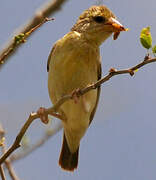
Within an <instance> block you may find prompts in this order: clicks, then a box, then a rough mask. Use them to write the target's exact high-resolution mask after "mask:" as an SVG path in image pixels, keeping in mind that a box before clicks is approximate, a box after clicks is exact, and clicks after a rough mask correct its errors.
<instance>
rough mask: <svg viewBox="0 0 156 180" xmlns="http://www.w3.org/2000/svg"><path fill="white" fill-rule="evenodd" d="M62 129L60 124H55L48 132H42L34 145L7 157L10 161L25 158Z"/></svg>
mask: <svg viewBox="0 0 156 180" xmlns="http://www.w3.org/2000/svg"><path fill="white" fill-rule="evenodd" d="M61 129H62V124H61V123H60V124H59V125H57V126H55V128H54V129H52V130H50V132H47V133H45V134H44V136H43V137H42V138H41V139H40V140H39V141H38V142H37V143H35V144H34V145H32V146H31V147H30V148H27V149H26V150H25V151H21V152H19V153H17V154H13V155H12V156H11V157H10V158H9V159H10V161H11V162H13V161H16V160H20V159H22V158H25V157H26V156H28V155H29V154H30V153H32V152H34V151H35V150H36V149H38V148H39V147H41V146H42V145H43V144H44V143H45V142H47V141H48V140H49V139H50V138H51V137H53V136H54V135H55V134H56V133H57V132H59V131H60V130H61Z"/></svg>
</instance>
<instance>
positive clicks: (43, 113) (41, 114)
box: [37, 107, 49, 124]
mask: <svg viewBox="0 0 156 180" xmlns="http://www.w3.org/2000/svg"><path fill="white" fill-rule="evenodd" d="M37 114H38V115H39V117H40V119H41V121H42V122H43V123H44V124H48V122H49V119H48V114H46V108H44V107H40V108H39V109H38V111H37Z"/></svg>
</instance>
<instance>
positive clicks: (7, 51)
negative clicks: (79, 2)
mask: <svg viewBox="0 0 156 180" xmlns="http://www.w3.org/2000/svg"><path fill="white" fill-rule="evenodd" d="M66 1H67V0H53V1H52V0H51V1H49V2H46V3H45V4H44V5H42V6H41V8H39V9H38V10H37V11H36V13H35V15H34V17H32V19H30V20H29V21H28V22H27V23H26V24H25V25H24V26H22V27H21V28H19V30H17V32H16V33H14V34H16V35H20V34H25V33H27V32H29V31H30V30H31V29H33V28H34V27H35V26H37V25H38V24H40V23H42V22H43V21H44V19H45V18H46V17H49V16H50V15H51V14H54V13H55V12H56V11H58V10H60V8H61V5H63V3H65V2H66ZM33 32H34V31H33ZM21 44H22V43H20V45H21ZM14 46H15V41H14V38H13V39H10V40H9V41H8V42H7V44H6V45H5V46H4V48H3V49H2V50H1V52H0V68H1V67H2V65H3V64H4V62H5V61H6V60H7V59H8V58H9V56H10V55H12V54H13V53H15V51H16V50H17V47H19V44H18V46H15V47H16V48H15V47H14Z"/></svg>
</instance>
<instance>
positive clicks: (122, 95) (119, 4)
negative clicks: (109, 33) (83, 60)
mask: <svg viewBox="0 0 156 180" xmlns="http://www.w3.org/2000/svg"><path fill="white" fill-rule="evenodd" d="M44 2H45V1H43V0H35V1H32V0H27V1H21V0H14V1H8V0H6V1H2V2H1V6H0V21H1V28H0V45H1V46H2V45H3V44H4V43H5V42H6V40H7V39H8V38H10V37H12V33H13V32H14V31H15V29H17V28H18V27H19V26H20V25H22V24H23V23H24V22H25V21H27V20H28V19H29V18H30V17H31V16H32V15H33V13H34V11H35V10H36V9H37V8H38V7H39V6H40V5H41V4H42V3H44ZM94 3H95V1H90V0H79V1H74V0H73V1H72V0H70V1H68V2H67V3H66V4H65V5H64V6H63V7H62V10H61V11H59V12H58V13H56V14H55V15H54V16H53V17H54V18H55V21H52V22H48V23H46V24H44V25H43V26H42V27H41V28H40V29H39V30H38V31H37V32H36V33H35V34H34V35H33V36H32V37H31V38H30V39H29V40H28V41H27V42H26V43H25V44H24V45H23V46H22V47H21V48H20V49H19V50H18V52H17V53H16V54H15V55H14V56H13V57H11V58H10V61H9V62H8V63H7V64H6V65H5V66H4V68H3V69H2V70H1V71H0V74H1V75H0V82H1V88H0V89H1V90H0V91H1V93H0V114H1V119H0V121H1V122H2V124H3V126H4V128H5V129H6V131H7V142H8V145H11V144H12V142H13V140H14V138H15V136H16V134H17V132H18V131H19V129H20V127H21V126H22V125H23V123H24V122H25V121H26V119H27V117H28V115H29V113H30V112H31V111H36V110H37V109H38V107H40V106H45V107H50V106H51V102H50V100H49V96H48V89H47V72H46V63H47V58H48V55H49V52H50V50H51V47H52V45H53V44H54V42H55V41H56V40H57V39H59V38H61V37H62V36H63V35H64V34H66V33H67V32H69V30H70V28H71V27H72V25H73V24H74V23H75V22H76V19H77V18H78V16H79V15H80V14H81V13H82V11H83V10H84V9H87V8H88V7H90V6H91V5H93V4H94ZM104 4H105V5H107V6H108V7H109V8H110V9H111V10H112V11H113V12H114V13H115V15H116V16H117V17H118V20H119V21H120V22H121V23H122V24H124V25H125V27H126V28H129V29H130V31H128V32H123V33H121V35H120V36H119V38H118V40H116V41H113V40H112V38H110V39H108V40H107V41H106V42H105V43H104V44H103V45H102V46H101V56H102V68H103V75H105V74H107V72H108V70H109V69H110V67H115V68H117V69H120V68H121V69H123V68H128V67H131V66H133V65H135V64H137V63H139V62H140V61H141V60H143V58H144V56H145V53H146V50H145V49H143V48H142V47H141V45H140V42H139V34H140V31H141V29H142V28H143V27H146V26H151V31H152V36H153V43H155V44H156V30H155V29H156V20H155V7H156V2H155V0H149V1H145V0H137V1H135V0H131V1H128V0H120V1H115V0H109V1H108V0H104ZM155 69H156V65H155V64H154V63H153V64H150V65H147V66H146V67H144V68H142V69H140V70H139V71H138V72H137V73H136V74H135V76H134V77H130V76H129V75H121V76H117V77H113V78H112V79H111V80H110V81H109V82H107V83H105V84H103V86H102V93H101V97H100V103H99V106H98V110H97V113H96V116H95V118H94V121H93V123H92V125H91V126H90V128H89V129H88V131H87V133H86V135H85V137H84V138H83V140H82V142H81V147H80V158H79V167H78V170H77V171H75V172H74V173H68V172H64V171H62V170H61V169H60V167H59V166H58V158H59V152H60V148H61V144H62V132H60V133H58V134H57V135H56V136H54V137H53V138H51V139H50V140H49V141H48V142H47V143H46V144H45V145H44V146H43V147H41V148H39V149H38V150H37V151H36V152H34V153H32V154H31V155H29V156H28V157H26V158H24V159H22V160H20V161H17V162H16V163H15V164H14V166H15V169H16V171H17V173H18V175H19V177H20V178H21V179H46V180H50V179H64V180H70V179H72V180H73V179H75V180H78V179H90V180H95V179H97V180H101V179H107V180H114V179H115V180H147V179H148V180H155V179H156V171H155V170H156V142H155V139H156V119H155V106H156V94H155V92H156V83H155ZM45 129H46V127H45V125H43V124H41V123H40V122H39V121H37V122H34V123H33V124H32V126H31V128H30V129H29V130H28V133H27V135H28V136H30V138H31V141H32V143H33V142H35V140H37V139H38V138H39V137H41V136H42V134H43V133H44V131H45Z"/></svg>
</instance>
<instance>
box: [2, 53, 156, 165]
mask: <svg viewBox="0 0 156 180" xmlns="http://www.w3.org/2000/svg"><path fill="white" fill-rule="evenodd" d="M152 62H156V58H150V57H149V56H148V57H146V58H145V59H144V60H143V61H142V62H141V63H139V64H137V65H136V66H133V67H131V68H129V69H124V70H119V71H118V70H116V69H114V68H111V69H110V70H109V73H108V75H106V76H104V77H103V78H102V79H100V80H99V81H97V82H96V83H94V84H92V85H89V86H87V87H85V88H83V89H80V90H78V91H77V92H76V93H77V96H82V95H84V94H85V93H87V92H89V91H90V90H93V89H96V88H97V87H99V86H100V85H101V84H103V83H104V82H106V81H108V80H109V79H110V78H112V77H113V76H116V75H120V74H130V75H131V76H133V75H134V73H135V71H137V70H138V69H139V68H141V67H143V66H145V65H146V64H149V63H152ZM69 99H73V95H72V94H69V95H65V96H64V97H62V98H61V99H60V100H59V101H58V102H57V103H56V104H55V105H54V106H53V107H51V108H48V109H45V115H48V114H51V113H54V112H57V111H58V109H59V107H60V106H61V105H62V104H63V103H64V102H65V101H67V100H69ZM37 118H40V116H39V115H38V114H37V113H31V114H30V116H29V118H28V120H27V121H26V123H25V124H24V125H23V127H22V129H21V130H20V132H19V134H18V135H17V137H16V139H15V141H14V143H13V145H12V146H11V147H10V148H9V149H8V150H7V151H6V153H5V154H4V155H2V157H1V158H0V165H1V164H2V163H3V162H4V161H5V160H6V158H8V157H9V156H10V154H12V152H14V151H15V150H16V149H17V148H19V147H20V142H21V140H22V137H23V136H24V134H25V132H26V131H27V129H28V128H29V126H30V125H31V123H32V122H33V121H34V120H35V119H37Z"/></svg>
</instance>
